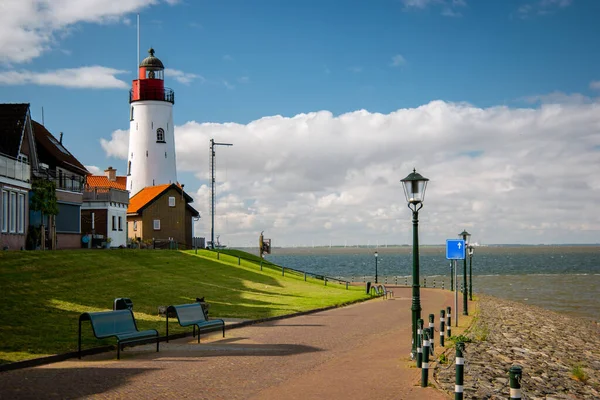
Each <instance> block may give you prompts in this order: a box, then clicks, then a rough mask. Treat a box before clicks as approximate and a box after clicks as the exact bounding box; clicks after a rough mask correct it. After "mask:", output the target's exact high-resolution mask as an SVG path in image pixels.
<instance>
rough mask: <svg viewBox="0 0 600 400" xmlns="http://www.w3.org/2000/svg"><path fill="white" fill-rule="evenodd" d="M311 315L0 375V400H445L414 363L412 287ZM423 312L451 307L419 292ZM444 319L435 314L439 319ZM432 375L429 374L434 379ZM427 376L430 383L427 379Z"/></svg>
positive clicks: (439, 294) (442, 295) (447, 297)
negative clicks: (423, 379) (424, 384)
mask: <svg viewBox="0 0 600 400" xmlns="http://www.w3.org/2000/svg"><path fill="white" fill-rule="evenodd" d="M392 290H394V292H395V297H394V298H392V299H388V300H384V299H381V298H376V299H372V300H370V301H367V302H364V303H359V304H354V305H351V306H347V307H342V308H336V309H332V310H328V311H322V312H318V313H314V314H308V315H303V316H298V317H291V318H286V319H281V320H277V321H271V322H265V323H260V324H255V325H250V326H246V327H242V328H236V329H227V330H226V331H225V338H222V337H221V333H211V334H209V335H203V336H202V343H200V344H198V343H197V342H196V339H193V338H191V337H186V338H183V339H177V340H171V341H170V342H169V343H165V342H161V346H160V352H158V353H157V352H156V351H155V350H156V347H155V345H143V346H136V347H127V348H125V350H124V351H123V352H122V353H121V360H120V361H118V360H116V350H115V351H111V352H107V353H101V354H97V355H93V356H86V357H83V358H82V359H81V360H78V359H74V360H68V361H63V362H58V363H54V364H49V365H44V366H39V367H34V368H25V369H20V370H13V371H8V372H3V373H0V399H7V400H8V399H11V400H12V399H81V398H97V399H211V400H212V399H253V400H258V399H263V400H270V399H290V400H294V399H373V398H377V399H417V398H419V399H433V400H435V399H449V398H451V397H450V395H448V394H446V393H443V392H440V391H437V390H436V389H434V388H432V387H428V388H421V387H420V377H421V371H420V370H419V369H417V368H415V367H414V362H410V361H409V354H410V348H411V311H410V306H411V289H410V288H406V287H396V288H392ZM421 305H422V308H423V310H422V316H424V317H425V318H424V319H425V320H426V319H427V315H428V314H430V313H433V314H435V315H436V316H439V311H440V310H441V309H445V308H446V306H448V305H450V306H451V305H452V297H451V292H449V291H442V290H439V289H438V290H436V289H421ZM437 320H438V318H437V317H436V321H437ZM430 375H431V374H430ZM430 379H431V378H430Z"/></svg>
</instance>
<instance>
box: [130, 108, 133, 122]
mask: <svg viewBox="0 0 600 400" xmlns="http://www.w3.org/2000/svg"><path fill="white" fill-rule="evenodd" d="M129 120H130V121H133V106H132V107H131V113H130V114H129Z"/></svg>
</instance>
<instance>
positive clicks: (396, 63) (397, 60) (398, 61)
mask: <svg viewBox="0 0 600 400" xmlns="http://www.w3.org/2000/svg"><path fill="white" fill-rule="evenodd" d="M405 64H406V59H405V58H404V57H403V56H402V54H396V55H395V56H393V57H392V63H391V64H390V65H391V66H392V67H401V66H403V65H405Z"/></svg>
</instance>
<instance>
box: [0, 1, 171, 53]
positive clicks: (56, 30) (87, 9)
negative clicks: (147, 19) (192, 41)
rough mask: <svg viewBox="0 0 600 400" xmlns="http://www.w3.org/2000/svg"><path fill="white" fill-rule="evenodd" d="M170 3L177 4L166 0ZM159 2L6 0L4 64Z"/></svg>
mask: <svg viewBox="0 0 600 400" xmlns="http://www.w3.org/2000/svg"><path fill="white" fill-rule="evenodd" d="M166 2H167V3H169V4H175V3H176V2H177V1H174V0H166ZM158 3H159V0H119V1H106V0H61V1H54V0H52V1H50V0H28V1H23V0H3V1H2V5H1V6H0V7H1V10H2V12H0V48H1V49H2V52H0V63H7V64H12V63H23V62H28V61H31V60H33V59H35V58H37V57H39V56H40V55H41V54H42V53H44V52H45V51H48V50H49V49H51V48H52V47H53V46H54V45H55V43H56V42H57V38H60V37H61V36H62V35H66V34H68V32H69V28H71V27H73V25H75V24H77V23H80V22H88V23H97V24H104V23H115V22H118V21H121V20H124V23H127V17H125V16H126V15H127V14H129V13H133V12H136V11H140V10H141V9H143V8H145V7H148V6H151V5H155V4H158Z"/></svg>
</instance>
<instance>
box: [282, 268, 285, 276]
mask: <svg viewBox="0 0 600 400" xmlns="http://www.w3.org/2000/svg"><path fill="white" fill-rule="evenodd" d="M281 276H285V267H281Z"/></svg>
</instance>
